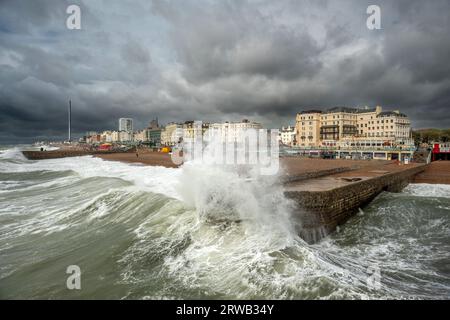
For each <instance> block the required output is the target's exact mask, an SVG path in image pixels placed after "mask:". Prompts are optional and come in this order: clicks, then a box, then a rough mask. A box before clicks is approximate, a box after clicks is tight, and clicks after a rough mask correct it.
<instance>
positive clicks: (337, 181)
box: [285, 164, 427, 243]
mask: <svg viewBox="0 0 450 320" xmlns="http://www.w3.org/2000/svg"><path fill="white" fill-rule="evenodd" d="M426 166H427V165H422V164H420V165H418V164H417V165H413V166H405V167H404V168H401V169H400V170H399V169H396V170H394V171H393V172H390V171H389V170H373V171H368V172H359V173H361V175H360V176H358V171H355V172H352V174H351V175H349V176H348V177H345V176H344V175H345V174H340V175H335V176H328V177H324V178H319V179H312V180H308V181H303V182H300V183H291V184H287V185H286V188H285V195H286V197H288V198H290V199H293V200H294V201H295V203H296V204H297V206H298V210H297V215H296V217H294V219H297V220H298V225H299V226H300V225H301V227H299V230H298V232H299V234H300V236H301V237H302V238H303V239H305V240H306V241H307V242H310V243H314V242H317V241H318V240H320V239H321V238H323V237H325V236H326V235H328V234H329V233H331V232H333V231H334V230H335V229H336V227H337V226H338V225H340V224H343V223H344V222H345V221H347V220H348V219H349V218H350V217H351V216H353V215H354V214H355V213H356V212H358V209H359V208H361V207H363V206H364V205H366V204H368V203H369V202H370V201H372V200H373V199H374V198H375V197H376V196H377V195H378V194H380V193H381V192H383V191H388V192H400V191H401V190H402V189H403V188H404V187H406V186H407V185H408V184H409V183H410V182H412V181H413V179H414V177H415V176H416V175H417V174H419V173H421V172H423V171H424V170H425V168H426ZM368 173H370V175H369V176H368ZM363 174H366V176H364V175H363Z"/></svg>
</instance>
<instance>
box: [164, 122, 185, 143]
mask: <svg viewBox="0 0 450 320" xmlns="http://www.w3.org/2000/svg"><path fill="white" fill-rule="evenodd" d="M181 138H183V125H182V124H179V123H175V122H171V123H168V124H167V125H166V127H165V128H164V130H162V132H161V145H163V146H174V145H175V144H177V143H178V142H180V140H181Z"/></svg>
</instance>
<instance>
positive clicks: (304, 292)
mask: <svg viewBox="0 0 450 320" xmlns="http://www.w3.org/2000/svg"><path fill="white" fill-rule="evenodd" d="M30 148H32V147H31V146H2V147H0V298H1V299H449V298H450V185H438V184H436V185H430V184H411V185H409V186H408V187H407V188H406V189H404V191H403V192H401V193H387V192H384V193H382V194H380V195H379V196H378V197H377V198H376V199H375V200H374V201H373V202H372V203H370V204H369V205H368V206H366V207H364V208H361V210H360V212H359V214H357V215H355V216H354V217H353V218H351V219H350V220H349V221H348V222H347V223H345V224H344V225H343V226H341V227H340V228H339V230H338V231H337V232H335V233H333V234H331V235H329V236H327V237H326V238H324V239H322V240H321V241H319V242H318V243H315V244H308V243H306V242H305V241H303V240H302V239H301V238H300V237H299V236H298V235H297V234H298V232H297V231H296V229H295V228H294V227H293V225H294V223H293V218H292V217H293V216H294V215H295V214H296V210H298V209H296V207H295V204H293V203H291V202H290V200H288V199H286V198H285V197H284V195H283V187H282V184H280V183H279V182H278V180H277V178H276V177H269V176H267V177H261V176H256V175H253V176H250V177H249V176H242V174H240V173H239V172H235V171H234V170H232V169H230V168H223V167H217V166H207V165H205V166H202V165H198V164H190V163H187V164H185V165H183V166H182V167H180V168H176V169H173V168H163V167H151V166H144V165H139V164H126V163H120V162H112V161H104V160H102V159H99V158H95V157H92V156H85V157H74V158H63V159H50V160H40V161H31V160H27V159H25V158H24V156H23V155H22V153H21V150H23V149H30ZM300 227H301V226H300ZM74 266H75V268H77V270H79V271H80V273H79V274H78V273H77V274H76V276H77V277H78V278H77V280H76V281H78V284H79V287H75V288H74V287H73V286H72V287H71V286H70V283H72V282H71V281H72V280H73V273H71V270H73V268H74ZM71 277H72V278H71ZM72 284H73V283H72Z"/></svg>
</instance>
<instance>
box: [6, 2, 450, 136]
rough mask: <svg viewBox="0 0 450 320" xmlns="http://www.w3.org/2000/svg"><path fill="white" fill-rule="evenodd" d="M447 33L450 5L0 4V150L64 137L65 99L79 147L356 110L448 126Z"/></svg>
mask: <svg viewBox="0 0 450 320" xmlns="http://www.w3.org/2000/svg"><path fill="white" fill-rule="evenodd" d="M70 4H77V5H79V6H80V8H81V30H69V29H67V27H66V19H67V17H68V14H67V13H66V8H67V6H68V5H70ZM370 4H376V5H379V6H380V7H381V30H369V29H368V28H367V26H366V20H367V17H368V15H367V13H366V9H367V7H368V5H370ZM449 31H450V1H448V0H442V1H440V0H433V1H423V0H418V1H414V0H389V1H382V0H370V1H364V0H352V1H350V0H348V1H345V0H344V1H342V0H339V1H337V0H334V1H333V0H332V1H326V0H280V1H274V0H258V1H245V0H235V1H227V0H217V1H212V0H198V1H189V0H188V1H186V0H179V1H164V0H154V1H148V0H142V1H121V0H107V1H106V0H105V1H101V0H86V1H80V0H71V1H62V0H28V1H24V0H0V143H11V142H32V141H35V140H40V139H41V140H43V139H58V138H64V137H65V135H66V127H67V104H68V100H69V99H71V100H72V104H73V131H74V132H75V133H76V134H77V135H82V134H83V133H84V132H86V131H88V130H98V131H99V130H105V129H117V127H118V124H117V119H118V118H119V117H132V118H134V119H135V127H137V128H142V127H144V126H146V124H147V122H148V121H149V120H151V119H152V118H155V117H158V118H159V120H160V122H162V123H166V122H169V121H185V120H205V121H225V120H231V121H233V120H240V119H243V118H249V119H252V120H256V121H260V122H262V123H263V124H264V126H265V127H269V128H270V127H278V126H281V125H285V124H294V122H295V114H296V113H297V112H299V111H301V110H304V109H309V108H329V107H333V106H354V107H358V106H365V105H368V106H375V105H382V106H383V107H384V108H385V109H394V110H401V111H402V112H404V113H406V114H407V115H409V117H410V118H411V120H412V122H413V127H414V128H429V127H438V128H444V127H450V62H449V58H450V34H449Z"/></svg>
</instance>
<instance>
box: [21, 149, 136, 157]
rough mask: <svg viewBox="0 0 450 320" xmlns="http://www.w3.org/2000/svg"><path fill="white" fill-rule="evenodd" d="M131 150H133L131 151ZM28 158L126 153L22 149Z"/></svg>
mask: <svg viewBox="0 0 450 320" xmlns="http://www.w3.org/2000/svg"><path fill="white" fill-rule="evenodd" d="M129 152H132V150H131V151H129ZM22 153H23V155H24V156H25V158H27V159H28V160H45V159H58V158H67V157H81V156H89V155H98V154H100V155H101V154H112V153H124V151H97V150H95V151H91V150H70V149H68V150H51V151H22Z"/></svg>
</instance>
